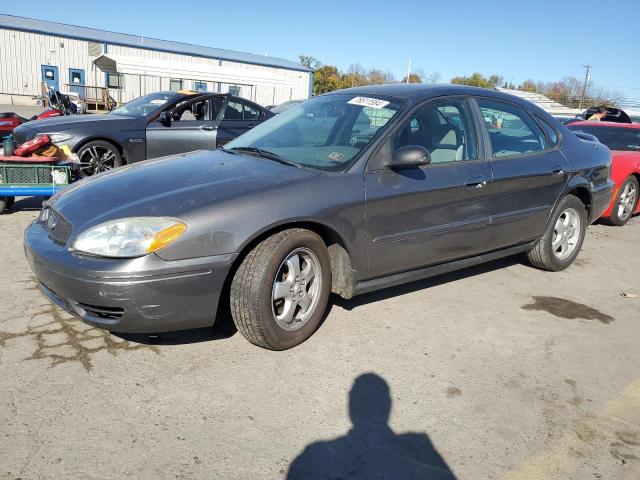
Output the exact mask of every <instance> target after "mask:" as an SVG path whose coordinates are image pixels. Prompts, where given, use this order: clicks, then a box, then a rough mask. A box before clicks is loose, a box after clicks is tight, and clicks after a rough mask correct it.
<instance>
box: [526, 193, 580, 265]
mask: <svg viewBox="0 0 640 480" xmlns="http://www.w3.org/2000/svg"><path fill="white" fill-rule="evenodd" d="M567 212H570V214H571V215H573V214H574V213H573V212H575V214H577V216H578V217H579V219H580V226H579V228H577V229H575V228H574V229H572V230H571V231H573V232H575V233H577V234H578V237H577V238H575V237H574V240H573V243H571V245H572V246H571V247H570V248H572V249H571V250H569V249H567V250H566V251H567V252H568V255H567V256H566V257H563V255H564V253H563V252H559V251H558V249H556V248H554V246H553V242H554V240H555V239H557V232H556V224H557V223H558V219H559V218H560V217H561V216H563V215H564V217H563V218H566V215H567ZM586 230H587V209H586V208H585V206H584V204H583V203H582V201H581V200H580V199H579V198H578V197H576V196H574V195H567V196H566V197H564V198H563V199H562V200H561V201H560V203H559V204H558V206H557V207H556V209H555V211H554V213H553V216H552V217H551V221H550V222H549V226H548V228H547V231H546V232H545V233H544V235H543V236H542V238H540V240H538V242H537V243H536V245H535V246H534V247H533V248H532V249H531V250H529V252H528V253H527V257H528V258H529V262H531V264H532V265H533V266H535V267H538V268H541V269H543V270H549V271H552V272H557V271H560V270H564V269H565V268H567V267H568V266H569V265H571V264H572V263H573V261H574V260H575V259H576V257H577V256H578V253H580V249H581V248H582V243H583V242H584V237H585V233H586ZM559 248H564V247H559Z"/></svg>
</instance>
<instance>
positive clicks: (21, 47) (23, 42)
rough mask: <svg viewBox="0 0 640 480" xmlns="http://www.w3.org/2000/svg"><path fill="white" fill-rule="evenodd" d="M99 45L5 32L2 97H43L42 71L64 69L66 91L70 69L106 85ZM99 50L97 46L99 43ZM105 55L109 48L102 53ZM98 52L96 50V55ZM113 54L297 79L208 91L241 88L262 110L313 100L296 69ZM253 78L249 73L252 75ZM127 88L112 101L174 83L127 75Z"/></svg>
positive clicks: (118, 49)
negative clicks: (95, 62) (43, 68)
mask: <svg viewBox="0 0 640 480" xmlns="http://www.w3.org/2000/svg"><path fill="white" fill-rule="evenodd" d="M92 43H93V42H89V41H85V40H74V39H70V38H64V37H58V36H54V35H43V34H37V33H29V32H22V31H17V30H10V29H4V28H2V29H0V94H8V95H23V96H29V97H31V96H35V95H38V94H39V93H40V81H41V66H42V65H52V66H57V67H58V75H59V84H60V89H61V90H64V89H65V87H64V84H65V83H69V82H70V79H69V68H77V69H83V70H84V71H85V83H86V84H87V85H95V86H99V87H100V86H106V84H105V74H104V72H102V71H100V70H99V69H97V68H96V67H95V66H94V65H93V64H92V61H93V59H94V58H95V57H93V56H90V55H89V50H90V48H89V45H90V44H92ZM93 47H95V44H93ZM102 50H104V49H102ZM92 51H93V53H96V52H95V48H94V49H93V50H92ZM102 53H109V54H120V55H127V56H134V57H142V58H156V59H159V60H167V61H176V62H187V63H198V64H204V65H212V66H213V65H215V66H222V67H225V66H227V67H230V68H240V69H247V70H252V69H257V70H260V71H262V72H265V73H272V74H274V75H275V76H278V77H286V78H288V79H290V80H291V85H290V86H284V85H279V84H275V83H274V84H269V83H268V80H266V81H261V82H260V83H257V82H254V83H251V82H249V81H246V80H245V81H243V79H242V78H238V83H234V84H232V83H220V82H213V81H207V82H206V84H207V91H210V92H222V93H227V92H228V91H229V89H230V88H234V89H239V91H240V96H242V97H244V98H248V99H250V100H253V101H255V102H257V103H259V104H262V105H277V104H278V103H282V102H284V101H287V100H292V99H304V98H308V96H309V75H310V74H309V73H307V72H300V71H294V70H287V69H280V68H276V67H267V66H262V65H252V64H243V63H238V62H230V61H219V60H214V59H210V58H203V57H195V56H190V55H180V54H174V53H167V52H159V51H152V50H144V49H138V48H131V47H124V46H119V45H108V46H107V52H104V51H103V52H102ZM248 73H249V72H248ZM181 80H182V88H184V89H192V88H194V82H195V81H199V80H200V79H197V78H181ZM121 82H122V86H123V88H122V89H121V90H120V91H119V90H117V89H111V90H110V92H111V96H112V97H113V98H115V99H116V100H121V101H123V102H126V101H129V100H132V99H133V98H136V97H139V96H140V95H144V94H146V93H151V92H155V91H158V90H169V82H170V79H169V78H158V77H152V76H141V75H129V74H126V75H122V80H121Z"/></svg>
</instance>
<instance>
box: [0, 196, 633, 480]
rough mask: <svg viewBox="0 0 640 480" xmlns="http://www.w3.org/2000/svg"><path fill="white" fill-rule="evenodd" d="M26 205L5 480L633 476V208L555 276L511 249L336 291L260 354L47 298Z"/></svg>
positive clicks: (9, 228)
mask: <svg viewBox="0 0 640 480" xmlns="http://www.w3.org/2000/svg"><path fill="white" fill-rule="evenodd" d="M37 211H38V203H37V202H35V201H34V200H31V199H25V200H21V201H18V202H17V203H16V206H15V207H14V213H11V214H9V215H3V216H2V217H0V238H1V240H2V267H3V268H2V269H1V271H0V289H1V290H2V295H0V299H1V300H0V301H1V303H0V433H1V437H0V438H1V439H2V440H1V441H0V477H2V478H7V479H16V478H22V479H34V478H71V477H73V478H96V479H97V478H125V477H132V478H239V479H262V478H265V479H266V478H269V479H271V478H275V479H278V478H329V477H314V476H313V475H312V472H313V471H314V465H319V464H322V465H325V466H326V465H332V464H345V462H346V463H348V464H350V465H366V468H368V469H369V470H368V471H370V472H372V473H371V478H378V477H377V476H379V477H380V478H413V477H411V476H410V474H415V475H416V476H415V478H429V479H431V478H434V479H440V478H458V479H485V478H491V479H493V478H496V479H499V478H501V479H545V478H557V479H586V478H602V479H623V480H624V479H629V480H630V479H637V478H639V475H640V348H638V343H639V341H640V329H639V328H638V321H639V320H640V297H634V296H632V295H631V296H623V295H622V294H623V293H626V294H635V295H640V287H639V285H640V268H639V267H640V260H638V255H637V248H638V235H639V233H640V218H638V217H636V218H634V219H633V220H632V221H631V222H630V223H629V224H628V225H627V226H626V227H622V228H613V227H608V226H604V225H594V226H591V227H590V228H589V231H588V234H587V239H586V241H585V244H584V248H583V251H582V253H581V254H580V256H579V257H578V260H577V261H576V263H575V264H574V265H573V266H572V267H570V268H569V269H568V270H566V271H564V272H560V273H547V272H542V271H539V270H534V269H532V268H530V267H529V266H528V265H527V264H526V262H525V261H523V260H522V259H521V258H519V257H516V258H509V259H505V260H501V261H497V262H493V263H490V264H487V265H483V266H480V267H476V268H473V269H470V270H465V271H461V272H457V273H453V274H449V275H445V276H441V277H437V278H433V279H430V280H426V281H422V282H419V283H416V284H410V285H407V286H404V287H399V288H394V289H390V290H384V291H381V292H378V293H374V294H369V295H365V296H362V297H357V298H355V299H353V300H350V301H346V300H339V299H336V300H334V303H333V305H332V308H331V311H330V314H329V315H328V317H327V319H326V321H325V322H324V324H323V325H322V327H321V328H320V330H319V331H318V332H317V333H316V334H315V335H314V336H313V337H312V338H311V339H310V340H308V341H307V342H306V343H304V344H303V345H301V346H299V347H297V348H294V349H292V350H289V351H285V352H272V351H267V350H262V349H259V348H257V347H255V346H252V345H250V344H249V343H248V342H247V341H245V340H244V338H242V336H241V335H240V334H238V333H235V332H234V329H233V327H232V325H231V324H230V322H229V321H228V320H226V321H225V320H223V321H222V322H221V324H219V325H217V326H216V327H215V328H214V329H213V330H203V331H194V332H178V333H173V334H163V335H161V336H159V337H155V338H147V337H135V336H134V337H126V338H121V337H119V336H117V335H113V334H109V333H106V332H104V331H101V330H98V329H94V328H90V327H88V326H86V325H85V324H83V323H81V322H79V321H77V320H75V319H73V318H72V317H70V316H69V315H68V314H66V313H64V312H62V311H61V310H58V309H57V308H55V307H53V306H51V305H50V304H49V303H48V301H47V300H46V299H45V298H44V297H43V296H42V295H41V294H40V292H39V291H38V289H37V287H36V284H35V283H34V280H33V278H32V277H31V272H30V270H29V268H28V265H27V262H26V260H25V258H24V255H23V252H22V243H21V234H22V231H23V230H24V228H25V227H26V226H27V225H28V223H29V222H30V221H32V219H33V218H34V217H35V216H36V215H37ZM387 388H388V389H389V390H388V391H387ZM388 392H390V393H388ZM389 403H390V404H391V414H390V418H389V420H388V424H387V419H386V412H385V409H386V407H387V406H388V404H389ZM409 433H412V434H411V435H409ZM318 442H322V443H318ZM325 470H326V469H325ZM405 472H406V473H405ZM376 475H377V476H376ZM331 478H333V477H331Z"/></svg>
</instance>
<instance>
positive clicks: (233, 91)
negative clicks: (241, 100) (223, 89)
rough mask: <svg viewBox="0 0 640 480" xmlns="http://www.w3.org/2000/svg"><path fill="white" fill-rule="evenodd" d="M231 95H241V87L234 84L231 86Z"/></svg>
mask: <svg viewBox="0 0 640 480" xmlns="http://www.w3.org/2000/svg"><path fill="white" fill-rule="evenodd" d="M229 95H235V96H236V97H239V96H240V87H238V86H236V85H233V86H231V87H229Z"/></svg>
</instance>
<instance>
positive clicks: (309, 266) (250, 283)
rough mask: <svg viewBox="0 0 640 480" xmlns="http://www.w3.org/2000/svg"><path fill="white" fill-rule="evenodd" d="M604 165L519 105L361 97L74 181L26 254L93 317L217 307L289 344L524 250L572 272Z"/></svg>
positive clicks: (460, 98) (113, 319) (433, 93)
mask: <svg viewBox="0 0 640 480" xmlns="http://www.w3.org/2000/svg"><path fill="white" fill-rule="evenodd" d="M610 162H611V160H610V152H609V150H608V149H607V148H606V147H605V146H603V145H601V144H599V143H597V142H593V141H590V140H589V139H581V138H579V137H578V136H576V135H575V134H573V133H572V132H570V131H569V130H567V129H566V127H564V126H563V125H561V124H560V123H558V122H557V121H555V120H554V119H553V118H552V117H550V116H549V115H548V114H546V113H545V112H544V111H542V110H541V109H539V108H537V107H536V106H534V105H532V104H531V103H528V102H526V101H523V100H521V99H518V98H516V97H512V96H509V95H506V94H502V93H499V92H495V91H490V90H482V89H474V88H470V87H460V86H437V87H436V86H423V85H415V84H411V85H406V84H402V85H386V86H384V85H383V86H370V87H360V88H355V89H349V90H343V91H338V92H334V93H331V94H327V95H322V96H320V97H316V98H313V99H311V100H308V101H306V102H303V103H301V104H299V105H297V106H295V107H292V108H291V109H289V110H287V111H285V112H284V113H282V114H280V115H277V116H276V117H274V118H272V119H270V120H268V121H267V122H265V123H263V124H262V125H260V126H258V127H256V128H255V129H253V130H251V131H250V132H248V133H246V134H245V135H242V136H241V137H239V138H238V139H236V140H235V141H233V142H230V143H229V144H227V145H226V146H225V148H223V149H220V150H218V151H216V152H204V151H203V152H199V153H192V154H189V155H179V156H174V157H166V158H159V159H156V160H150V161H146V162H140V163H138V164H135V165H131V166H128V167H124V168H121V169H118V170H116V171H113V172H108V173H105V174H100V175H96V176H94V177H91V178H89V179H86V180H83V181H81V182H79V183H77V184H75V185H72V186H70V187H68V188H67V189H66V190H63V191H62V192H60V193H59V194H57V195H55V196H54V197H52V198H51V200H50V201H49V202H47V204H46V205H45V207H44V208H43V210H42V212H41V215H40V217H39V219H38V220H37V221H36V222H34V223H33V224H32V225H31V226H29V228H28V229H27V231H26V232H25V246H26V249H25V250H26V253H27V257H28V259H29V262H30V265H31V267H32V269H33V271H34V273H35V276H36V277H37V278H38V280H39V282H40V284H41V286H42V290H43V291H44V292H45V293H46V294H47V295H48V297H49V298H50V299H51V300H52V301H53V302H54V303H56V304H57V305H59V306H61V307H62V308H64V309H65V310H67V311H69V312H71V313H73V314H75V315H77V316H78V317H80V318H81V319H82V320H84V321H85V322H87V323H89V324H91V325H96V326H99V327H102V328H106V329H108V330H113V331H119V332H149V333H152V332H160V331H167V330H177V329H186V328H194V327H203V326H208V325H212V324H213V323H214V320H215V318H216V313H217V311H218V309H219V308H228V306H229V305H230V309H231V314H232V316H233V319H234V321H235V323H236V325H237V327H238V329H239V331H240V332H241V333H242V334H243V335H244V336H245V337H246V338H247V339H248V340H249V341H250V342H252V343H254V344H256V345H260V346H262V347H266V348H270V349H286V348H290V347H293V346H295V345H297V344H299V343H301V342H303V341H304V340H306V339H307V338H308V337H309V336H310V335H312V333H313V332H314V331H315V330H316V329H317V328H318V327H319V325H320V324H321V322H322V319H323V316H324V312H325V308H326V305H327V302H328V299H329V294H330V293H331V292H333V293H334V294H336V295H340V296H342V297H344V298H351V297H353V296H354V295H358V294H361V293H365V292H370V291H372V290H376V289H380V288H384V287H389V286H392V285H398V284H401V283H404V282H409V281H413V280H418V279H422V278H425V277H428V276H431V275H435V274H439V273H443V272H447V271H451V270H454V269H459V268H463V267H467V266H470V265H475V264H478V263H480V262H485V261H488V260H492V259H496V258H499V257H504V256H507V255H514V254H518V253H522V252H526V253H527V254H528V257H529V260H530V262H531V263H532V264H533V265H534V266H536V267H539V268H543V269H547V270H552V271H556V270H562V269H564V268H566V267H568V266H569V265H570V264H571V263H572V262H573V261H574V259H575V258H576V256H577V255H578V252H579V251H580V247H581V245H582V242H583V240H584V237H585V231H586V227H587V225H588V224H589V223H591V222H592V221H594V220H595V219H597V218H598V217H599V216H600V214H601V213H602V212H603V211H604V210H605V208H606V207H607V205H608V204H609V201H610V199H611V194H612V183H611V181H610V179H609V167H610ZM114 195H115V196H117V198H118V199H119V201H118V203H117V204H114V203H113V202H111V201H109V199H111V198H112V197H113V196H114ZM89 207H90V208H89Z"/></svg>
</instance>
